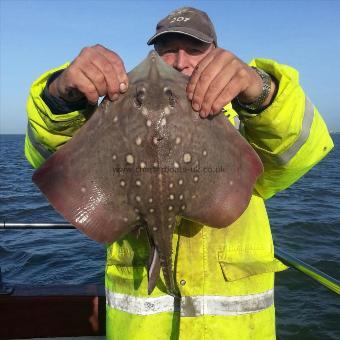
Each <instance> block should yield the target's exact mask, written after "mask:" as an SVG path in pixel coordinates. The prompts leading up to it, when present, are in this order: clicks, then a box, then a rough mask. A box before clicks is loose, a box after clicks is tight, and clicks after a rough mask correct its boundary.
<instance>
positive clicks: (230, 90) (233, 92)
mask: <svg viewBox="0 0 340 340" xmlns="http://www.w3.org/2000/svg"><path fill="white" fill-rule="evenodd" d="M243 89H244V81H243V79H242V78H240V77H238V76H235V77H234V78H232V79H231V80H230V82H229V83H228V85H227V86H225V88H224V89H223V90H222V91H221V93H220V94H219V96H218V97H217V98H216V99H215V100H214V102H213V104H212V106H211V110H210V112H212V113H213V114H217V113H219V112H220V111H221V109H222V108H223V107H224V106H225V105H227V104H229V103H230V102H231V101H232V100H233V99H234V98H235V97H236V96H237V95H238V94H239V93H240V92H241V91H242V90H243Z"/></svg>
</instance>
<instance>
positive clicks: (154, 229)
mask: <svg viewBox="0 0 340 340" xmlns="http://www.w3.org/2000/svg"><path fill="white" fill-rule="evenodd" d="M152 230H153V231H157V230H158V228H157V227H153V228H152ZM155 244H156V242H155Z"/></svg>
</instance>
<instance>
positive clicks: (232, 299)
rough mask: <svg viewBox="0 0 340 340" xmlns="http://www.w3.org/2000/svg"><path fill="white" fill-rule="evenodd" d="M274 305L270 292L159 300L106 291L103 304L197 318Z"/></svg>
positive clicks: (239, 312) (168, 296)
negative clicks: (174, 313)
mask: <svg viewBox="0 0 340 340" xmlns="http://www.w3.org/2000/svg"><path fill="white" fill-rule="evenodd" d="M273 303H274V291H273V290H272V289H271V290H268V291H266V292H263V293H259V294H250V295H239V296H218V295H206V296H203V295H198V296H183V297H182V298H181V299H177V298H173V297H172V296H170V295H163V296H160V297H137V296H132V295H126V294H120V293H114V292H111V291H110V290H108V289H106V304H107V305H108V306H109V307H111V308H115V309H118V310H120V311H123V312H127V313H130V314H138V315H151V314H158V313H165V312H168V313H169V312H170V313H173V312H179V311H180V312H181V316H183V317H188V316H190V317H193V316H201V315H241V314H247V313H255V312H259V311H261V310H263V309H265V308H268V307H270V306H271V305H272V304H273Z"/></svg>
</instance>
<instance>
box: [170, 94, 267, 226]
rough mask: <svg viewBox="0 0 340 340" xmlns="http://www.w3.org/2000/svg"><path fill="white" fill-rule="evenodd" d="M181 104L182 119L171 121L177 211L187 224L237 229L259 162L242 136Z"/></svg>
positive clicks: (223, 119)
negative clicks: (200, 116)
mask: <svg viewBox="0 0 340 340" xmlns="http://www.w3.org/2000/svg"><path fill="white" fill-rule="evenodd" d="M187 105H188V104H187V103H186V102H185V101H184V99H183V100H182V101H181V105H180V107H179V108H178V110H181V111H182V114H181V115H180V117H179V118H178V119H177V120H176V121H172V125H173V126H172V127H170V128H169V131H171V134H172V137H171V138H172V143H173V160H172V161H174V163H172V164H175V165H176V164H178V165H179V169H180V171H178V172H176V173H175V174H174V175H172V177H173V179H172V182H174V183H175V188H174V190H175V196H176V198H177V202H178V203H177V205H178V207H177V210H178V211H179V214H180V215H182V216H184V217H185V218H187V219H190V220H194V221H197V222H200V223H202V224H207V225H210V226H215V227H224V226H227V225H229V224H231V223H233V222H234V221H235V220H236V219H237V218H238V217H239V216H240V215H241V214H242V213H243V211H244V210H245V209H246V207H247V206H248V204H249V201H250V198H251V195H252V192H253V187H254V185H255V183H256V179H257V178H258V177H259V176H260V174H261V173H262V171H263V166H262V162H261V160H260V158H259V157H258V155H257V154H256V152H255V151H254V150H253V149H252V147H251V146H250V145H249V144H248V143H247V142H246V140H245V139H244V138H243V137H242V136H241V135H240V133H239V132H238V131H237V130H236V129H235V128H234V127H233V126H232V125H231V124H230V122H229V121H228V119H227V118H226V117H225V116H223V115H222V114H220V115H219V116H215V117H214V118H212V119H201V118H199V116H198V114H197V113H196V112H194V111H192V110H191V108H188V106H187Z"/></svg>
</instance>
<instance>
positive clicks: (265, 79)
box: [236, 66, 272, 113]
mask: <svg viewBox="0 0 340 340" xmlns="http://www.w3.org/2000/svg"><path fill="white" fill-rule="evenodd" d="M252 68H253V69H254V70H255V72H256V73H257V74H258V75H259V76H260V77H261V79H262V92H261V94H260V95H259V97H257V98H256V100H255V101H253V102H252V103H247V104H245V103H242V102H241V101H240V100H239V99H238V97H236V100H237V104H238V105H239V106H240V108H241V109H244V110H246V111H248V112H249V113H256V111H259V110H260V109H263V108H262V104H263V103H264V102H265V101H266V99H267V97H268V95H269V93H270V89H271V80H272V79H271V77H270V75H269V74H268V73H266V72H264V71H263V70H261V69H259V68H257V67H254V66H252Z"/></svg>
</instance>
